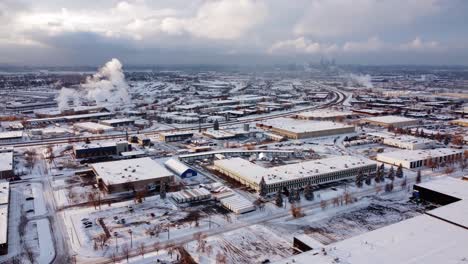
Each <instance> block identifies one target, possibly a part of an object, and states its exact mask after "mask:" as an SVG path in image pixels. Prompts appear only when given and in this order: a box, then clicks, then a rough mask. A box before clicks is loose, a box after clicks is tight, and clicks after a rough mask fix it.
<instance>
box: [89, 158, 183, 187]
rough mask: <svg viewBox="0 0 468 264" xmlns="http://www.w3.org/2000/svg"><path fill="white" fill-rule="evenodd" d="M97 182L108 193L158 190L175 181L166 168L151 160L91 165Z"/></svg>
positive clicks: (128, 160)
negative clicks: (163, 185) (164, 184)
mask: <svg viewBox="0 0 468 264" xmlns="http://www.w3.org/2000/svg"><path fill="white" fill-rule="evenodd" d="M91 167H92V170H93V171H94V174H95V175H96V180H97V182H98V184H100V185H101V186H102V187H103V188H104V189H105V190H106V191H107V192H109V193H118V192H125V191H132V190H157V191H159V189H160V186H161V184H163V183H169V182H171V181H172V180H173V177H174V176H173V175H172V173H171V172H170V171H168V170H167V169H166V168H164V166H162V165H160V164H159V163H157V162H156V161H154V160H152V159H151V158H148V157H146V158H138V159H125V160H118V161H109V162H100V163H94V164H92V165H91Z"/></svg>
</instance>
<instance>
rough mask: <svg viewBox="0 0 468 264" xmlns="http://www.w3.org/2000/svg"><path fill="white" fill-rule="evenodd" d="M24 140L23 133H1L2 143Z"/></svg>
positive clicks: (0, 139) (0, 140)
mask: <svg viewBox="0 0 468 264" xmlns="http://www.w3.org/2000/svg"><path fill="white" fill-rule="evenodd" d="M22 140H23V131H5V132H0V142H1V143H15V142H20V141H22Z"/></svg>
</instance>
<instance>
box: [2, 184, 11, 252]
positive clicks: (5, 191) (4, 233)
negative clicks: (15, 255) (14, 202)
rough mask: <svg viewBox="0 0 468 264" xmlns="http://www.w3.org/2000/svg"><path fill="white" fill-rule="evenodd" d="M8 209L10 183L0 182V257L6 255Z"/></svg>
mask: <svg viewBox="0 0 468 264" xmlns="http://www.w3.org/2000/svg"><path fill="white" fill-rule="evenodd" d="M9 208H10V183H9V182H7V181H0V255H6V254H8V212H9Z"/></svg>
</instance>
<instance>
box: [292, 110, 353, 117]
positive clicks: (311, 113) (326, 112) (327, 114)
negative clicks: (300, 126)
mask: <svg viewBox="0 0 468 264" xmlns="http://www.w3.org/2000/svg"><path fill="white" fill-rule="evenodd" d="M297 115H298V116H301V117H305V118H333V117H341V116H343V117H344V116H350V115H354V113H353V112H349V111H336V110H330V109H320V110H315V111H306V112H301V113H299V114H297Z"/></svg>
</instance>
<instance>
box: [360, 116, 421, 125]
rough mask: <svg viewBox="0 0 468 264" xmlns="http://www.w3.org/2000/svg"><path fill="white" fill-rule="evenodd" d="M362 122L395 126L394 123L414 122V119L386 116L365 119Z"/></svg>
mask: <svg viewBox="0 0 468 264" xmlns="http://www.w3.org/2000/svg"><path fill="white" fill-rule="evenodd" d="M364 120H366V121H372V122H379V123H386V124H395V123H402V122H416V121H417V120H416V119H413V118H407V117H403V116H395V115H387V116H376V117H367V118H365V119H364Z"/></svg>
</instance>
